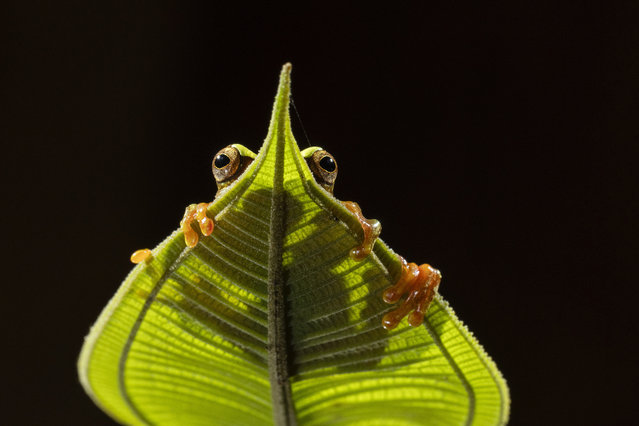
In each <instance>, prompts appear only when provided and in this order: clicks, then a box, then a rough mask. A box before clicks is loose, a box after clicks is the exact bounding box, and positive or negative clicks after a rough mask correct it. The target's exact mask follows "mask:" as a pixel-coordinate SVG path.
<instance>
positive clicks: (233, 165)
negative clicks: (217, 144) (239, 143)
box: [213, 145, 242, 185]
mask: <svg viewBox="0 0 639 426" xmlns="http://www.w3.org/2000/svg"><path fill="white" fill-rule="evenodd" d="M241 165H242V155H241V154H240V151H239V150H238V149H237V148H235V147H233V146H230V145H229V146H227V147H226V148H223V149H221V150H220V151H219V152H218V153H217V154H216V155H215V157H214V158H213V176H215V180H216V181H217V183H218V185H219V184H223V183H225V182H228V181H230V180H232V179H233V178H234V177H235V176H236V175H237V174H238V173H237V172H238V170H241V169H242V168H241Z"/></svg>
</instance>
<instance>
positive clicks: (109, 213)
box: [0, 2, 639, 425]
mask: <svg viewBox="0 0 639 426" xmlns="http://www.w3.org/2000/svg"><path fill="white" fill-rule="evenodd" d="M87 3H88V4H87ZM131 3H133V2H131ZM203 3H204V4H206V3H211V2H203ZM423 3H427V2H423ZM468 3H469V4H464V3H455V4H448V5H446V6H441V5H426V4H425V5H421V6H417V5H412V6H408V5H400V6H392V5H390V4H385V5H384V6H378V7H375V6H373V5H372V3H369V4H366V5H361V6H359V7H355V6H348V7H347V6H344V5H341V4H339V3H336V4H330V3H326V2H316V3H314V4H313V5H307V6H296V7H284V6H282V5H268V6H263V7H261V8H260V7H256V6H254V5H249V4H244V5H237V7H236V8H228V9H226V8H222V7H220V6H215V7H213V6H210V5H209V6H206V5H204V4H193V3H190V4H189V5H184V4H179V3H178V2H175V3H172V4H163V5H159V4H156V3H155V2H148V3H137V2H136V3H135V4H129V2H123V3H122V4H116V3H110V4H108V5H100V6H97V5H95V4H93V2H86V3H85V2H77V3H75V4H73V3H64V4H63V3H60V2H50V3H43V4H39V5H33V4H31V3H29V4H27V3H26V2H25V3H20V5H19V6H18V5H16V4H14V5H8V6H4V7H3V9H4V12H5V16H4V19H5V22H4V24H3V26H2V27H3V28H4V31H3V33H4V35H5V37H6V38H5V42H6V43H5V47H6V49H4V52H5V53H4V54H3V55H2V56H3V58H4V59H3V60H2V67H1V69H0V76H1V78H2V80H1V81H2V96H1V98H2V100H3V101H4V103H5V109H4V113H2V118H1V119H0V120H1V121H2V122H3V124H2V126H1V127H2V128H1V129H0V131H1V132H2V167H1V169H2V199H3V201H2V206H3V208H2V216H3V217H2V220H3V223H4V228H5V230H4V237H3V241H4V244H3V253H2V258H3V260H2V261H3V263H4V265H3V272H4V273H3V276H4V279H3V289H4V291H3V293H2V294H3V296H2V298H3V300H2V315H3V319H2V337H3V339H2V341H3V344H2V346H3V350H2V353H3V358H4V357H7V358H6V359H5V360H4V361H5V362H3V370H4V372H3V376H4V378H3V380H2V403H3V407H4V408H3V410H2V411H3V418H4V421H8V424H65V425H68V424H79V425H80V424H81V425H86V424H110V420H109V419H108V418H107V417H106V416H105V415H104V414H102V413H101V412H100V411H99V409H97V408H96V407H95V406H94V405H93V403H92V402H91V401H90V400H89V398H88V397H87V396H86V395H85V394H84V392H83V390H82V389H81V387H80V385H79V383H78V380H77V375H76V371H75V362H76V357H77V355H78V353H79V350H80V347H81V344H82V340H83V337H84V335H85V334H86V333H87V332H88V329H89V326H90V325H91V324H92V322H93V321H94V320H95V319H96V318H97V316H98V314H99V312H100V310H101V309H102V307H103V306H104V305H105V304H106V302H107V301H108V299H109V298H110V296H111V295H112V294H113V293H114V292H115V290H116V289H117V287H118V285H119V283H120V282H121V280H122V279H123V278H124V277H125V275H126V274H127V272H128V271H129V270H130V268H131V264H130V263H129V261H128V256H129V254H130V253H131V252H132V251H133V250H134V249H137V248H141V247H152V246H154V245H155V244H157V243H159V242H160V241H161V240H162V239H164V237H165V236H166V235H168V234H169V233H170V232H171V231H172V230H173V229H175V228H176V227H177V225H178V222H179V220H180V218H181V216H182V213H183V209H184V207H185V206H186V205H188V204H190V203H192V202H200V201H207V200H211V199H212V198H213V195H214V193H215V184H214V181H213V179H212V176H211V173H210V160H211V158H212V156H213V155H214V154H215V152H216V151H217V150H218V149H219V148H221V147H223V146H225V145H227V144H229V143H232V142H240V143H243V144H245V145H246V146H248V147H250V148H252V149H254V150H257V149H258V148H259V146H260V145H261V143H262V140H263V139H264V137H265V135H266V130H267V126H268V119H269V117H270V110H271V106H272V100H273V96H274V94H275V88H276V84H277V78H278V74H279V71H280V67H281V65H282V64H283V63H284V62H287V61H291V62H292V63H293V97H294V100H295V103H296V106H297V108H298V110H299V114H300V116H301V120H302V123H303V125H304V127H305V129H306V131H307V133H308V136H309V138H310V141H311V143H312V144H313V145H320V146H323V147H324V148H326V149H327V150H329V151H330V152H331V153H332V154H333V155H335V157H336V158H337V161H338V163H339V166H340V176H339V178H338V181H337V185H336V189H335V194H336V196H337V197H338V198H340V199H343V200H355V201H358V202H359V203H360V205H361V206H362V208H363V210H364V214H365V215H366V216H367V217H373V218H377V219H379V220H380V221H381V222H382V224H383V227H384V229H383V232H382V238H383V239H384V240H385V241H386V242H387V243H388V244H389V245H390V246H391V247H393V248H394V249H395V250H396V251H398V252H399V253H401V254H403V255H404V256H405V257H407V258H408V259H410V260H413V261H417V262H428V263H431V264H433V265H436V266H437V267H439V268H440V269H441V270H442V272H443V274H444V280H443V282H442V287H441V289H440V290H441V293H442V294H443V295H444V297H446V298H447V299H448V300H449V301H450V302H451V304H452V306H453V307H454V309H455V310H456V312H457V314H458V315H459V317H460V318H461V319H462V320H463V321H464V322H465V323H466V324H468V325H469V327H470V329H471V330H472V331H473V332H474V333H475V335H476V336H477V337H478V338H479V339H480V341H481V343H482V344H483V345H484V347H485V348H486V350H487V351H488V353H489V354H491V355H492V357H493V358H494V360H495V361H496V362H497V364H498V366H499V367H500V369H501V371H502V372H503V374H504V376H505V377H506V379H507V380H508V383H509V386H510V390H511V397H512V414H511V423H512V424H516V425H519V424H531V425H541V424H629V423H632V422H633V421H636V415H637V405H636V397H637V387H638V385H637V383H638V377H637V367H636V363H637V358H638V357H637V352H636V351H635V349H636V348H635V346H636V339H637V336H638V333H637V331H638V330H637V328H638V327H637V321H636V319H635V301H636V298H635V295H636V290H635V287H636V284H637V279H636V276H637V274H636V272H635V271H636V264H637V259H638V257H639V256H638V254H639V243H638V241H639V232H638V227H637V211H636V205H637V196H638V193H637V190H638V180H637V174H636V172H635V163H636V161H637V154H639V152H638V151H639V150H638V149H637V137H638V136H639V131H638V120H637V119H638V118H639V116H638V113H639V98H638V93H639V92H638V89H639V84H638V82H639V43H638V41H639V37H638V35H639V34H638V32H639V31H638V28H639V24H638V23H639V13H638V11H639V9H638V8H637V7H635V6H631V5H632V3H630V2H629V3H627V4H625V5H624V3H621V2H618V3H616V4H617V5H616V6H608V7H605V8H604V7H601V6H599V5H596V4H590V3H580V2H561V4H554V3H555V2H548V3H538V2H529V3H528V4H524V3H512V2H503V3H502V4H496V3H492V2H490V3H483V4H481V5H480V4H475V3H474V2H468ZM294 119H295V123H294V127H295V133H296V136H297V140H298V141H299V143H300V145H301V146H305V145H306V144H307V142H306V138H305V137H304V134H303V132H302V131H301V130H300V126H299V122H298V121H297V119H296V118H294ZM4 421H3V422H4Z"/></svg>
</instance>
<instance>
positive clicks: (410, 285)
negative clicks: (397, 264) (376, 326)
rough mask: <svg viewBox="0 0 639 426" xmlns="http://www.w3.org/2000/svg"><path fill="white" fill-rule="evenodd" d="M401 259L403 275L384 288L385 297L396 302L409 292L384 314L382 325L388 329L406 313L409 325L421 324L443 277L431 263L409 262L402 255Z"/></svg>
mask: <svg viewBox="0 0 639 426" xmlns="http://www.w3.org/2000/svg"><path fill="white" fill-rule="evenodd" d="M400 259H401V261H402V275H401V276H400V277H399V280H398V281H397V283H396V284H395V285H393V286H392V287H389V288H387V289H386V290H384V294H383V298H384V302H386V303H396V302H397V301H398V300H399V299H400V298H401V297H402V296H403V295H405V294H408V297H406V299H405V300H404V301H402V303H401V305H399V307H398V308H397V309H395V310H393V311H390V312H389V313H387V314H386V315H384V318H382V325H383V326H384V328H385V329H386V330H392V329H393V328H395V327H397V325H398V324H399V322H400V321H401V320H402V318H404V317H405V316H406V315H408V324H409V325H411V326H412V327H417V326H419V325H421V324H422V322H423V321H424V314H425V313H426V311H428V306H429V305H430V302H431V301H432V300H433V297H435V293H436V292H437V287H439V283H440V281H441V279H442V274H441V273H440V272H439V271H438V270H437V269H435V268H433V267H431V266H430V265H427V264H425V263H424V264H423V265H420V266H417V264H416V263H407V262H406V260H404V258H403V257H401V256H400Z"/></svg>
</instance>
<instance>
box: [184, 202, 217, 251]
mask: <svg viewBox="0 0 639 426" xmlns="http://www.w3.org/2000/svg"><path fill="white" fill-rule="evenodd" d="M209 204H210V203H199V204H191V205H190V206H188V207H187V208H186V210H185V211H184V217H183V218H182V221H181V222H180V228H182V232H184V241H185V242H186V245H187V246H189V247H190V248H193V247H195V246H196V245H197V242H198V240H199V237H198V235H197V232H195V230H194V229H193V227H192V226H191V223H192V222H193V221H196V222H197V223H198V224H199V225H200V231H201V232H202V235H204V236H209V235H211V233H212V232H213V228H214V227H215V225H214V223H213V220H212V219H211V218H209V217H208V216H206V210H207V209H208V207H209Z"/></svg>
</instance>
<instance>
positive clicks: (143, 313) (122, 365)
mask: <svg viewBox="0 0 639 426" xmlns="http://www.w3.org/2000/svg"><path fill="white" fill-rule="evenodd" d="M189 251H190V250H189V249H187V248H185V249H183V250H182V252H181V253H180V254H179V255H178V257H177V258H176V259H175V261H174V262H173V263H172V264H171V266H170V267H168V268H167V269H166V271H164V273H163V274H162V276H161V277H160V279H159V280H158V282H157V283H155V286H154V287H153V289H152V290H151V293H150V294H149V297H147V299H146V300H145V301H144V306H142V309H141V310H140V313H139V315H138V317H137V319H136V320H135V323H134V324H133V327H131V332H130V333H129V337H128V338H127V340H126V342H125V343H124V347H123V348H122V353H121V354H120V361H119V363H118V387H119V389H120V395H122V399H124V401H125V402H126V404H127V405H128V406H129V408H130V409H131V411H132V412H133V414H135V415H136V416H137V417H138V418H139V419H140V420H141V421H142V422H143V423H147V424H150V423H151V422H150V421H149V420H148V419H147V418H146V417H145V416H144V414H142V412H141V411H140V410H139V409H138V407H137V406H136V405H135V404H134V403H133V400H132V399H131V396H130V395H129V393H128V392H127V389H126V386H125V383H124V369H125V367H126V360H127V358H128V356H129V352H130V351H131V345H132V344H133V341H134V340H135V336H136V335H137V333H138V331H139V329H140V326H141V325H142V321H144V317H145V316H146V314H147V312H148V311H149V309H150V308H151V305H152V304H153V302H154V301H155V298H156V297H157V295H158V293H159V292H160V290H161V289H162V287H163V286H164V284H165V283H166V281H167V279H168V278H169V275H170V274H171V273H172V272H173V271H175V270H176V269H177V267H178V266H179V265H180V264H181V263H182V262H183V261H184V259H185V258H186V256H187V255H188V253H189Z"/></svg>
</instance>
